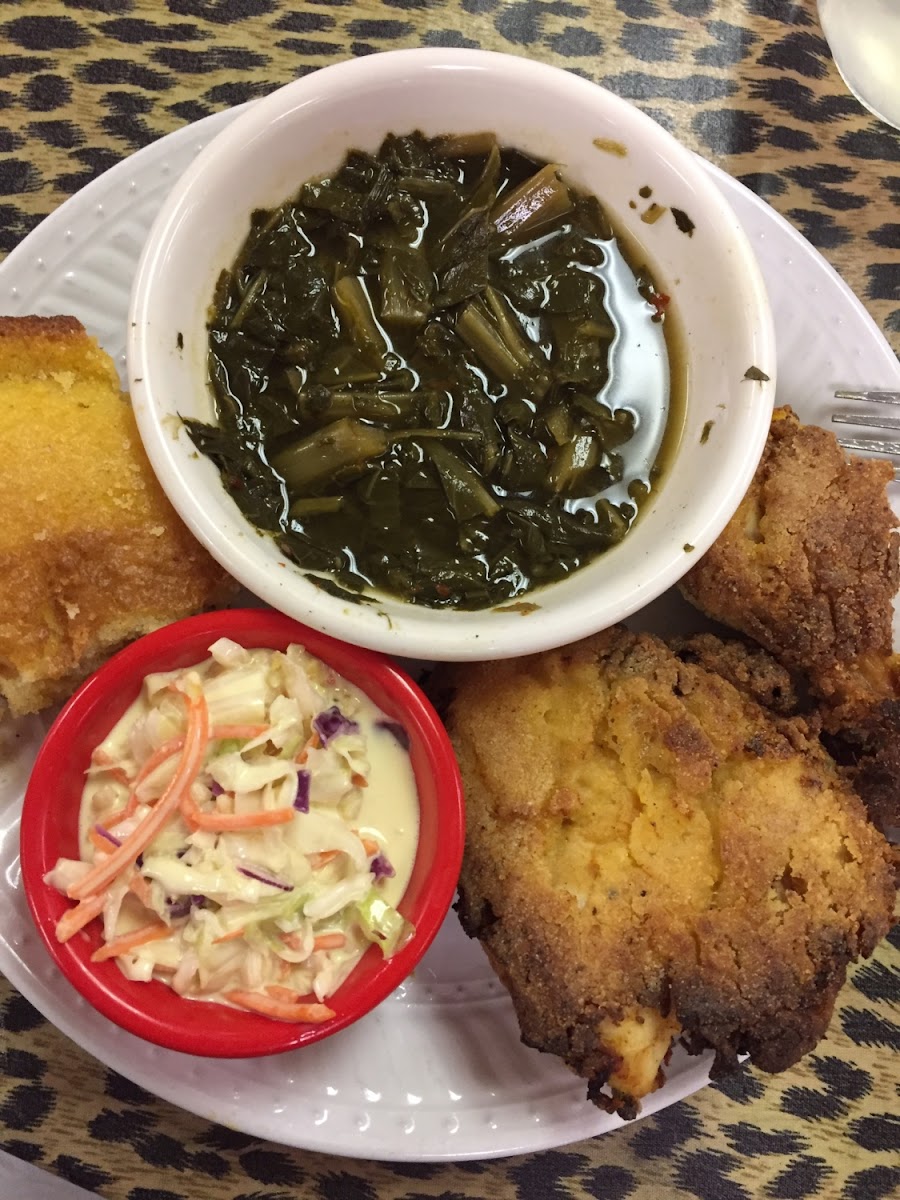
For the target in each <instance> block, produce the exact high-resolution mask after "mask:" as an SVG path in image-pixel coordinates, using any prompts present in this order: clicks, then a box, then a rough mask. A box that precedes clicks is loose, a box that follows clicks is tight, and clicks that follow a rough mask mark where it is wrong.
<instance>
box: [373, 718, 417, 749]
mask: <svg viewBox="0 0 900 1200" xmlns="http://www.w3.org/2000/svg"><path fill="white" fill-rule="evenodd" d="M375 724H376V725H377V726H378V728H379V729H386V730H387V732H388V733H390V734H392V736H393V737H394V738H395V739H396V741H397V744H398V745H399V746H400V747H401V749H403V750H406V751H407V753H409V734H408V733H407V732H406V730H405V729H404V728H403V726H402V725H401V724H400V723H399V722H398V721H387V720H385V721H376V722H375Z"/></svg>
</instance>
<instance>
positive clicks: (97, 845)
mask: <svg viewBox="0 0 900 1200" xmlns="http://www.w3.org/2000/svg"><path fill="white" fill-rule="evenodd" d="M88 840H89V841H90V843H91V845H92V846H93V847H94V849H95V850H102V852H103V853H104V854H111V853H112V851H113V850H115V843H113V842H111V841H110V840H109V838H105V837H104V836H103V834H102V833H98V831H97V830H96V829H95V828H94V827H93V825H92V826H91V831H90V833H89V834H88Z"/></svg>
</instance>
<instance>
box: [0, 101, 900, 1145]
mask: <svg viewBox="0 0 900 1200" xmlns="http://www.w3.org/2000/svg"><path fill="white" fill-rule="evenodd" d="M249 103H250V104H252V103H255V102H254V101H250V102H249ZM247 106H248V105H246V104H244V105H240V106H238V107H236V108H233V109H225V110H222V111H220V112H217V113H213V114H211V115H210V116H208V117H205V118H203V119H202V120H200V121H198V122H195V123H192V124H188V125H185V126H183V127H182V128H180V129H177V130H175V131H173V132H172V133H169V134H166V135H164V136H163V137H161V138H159V139H157V140H156V141H154V142H152V143H150V144H149V145H148V146H145V147H143V148H142V149H140V150H138V151H136V152H135V153H134V154H132V155H129V156H128V157H126V158H124V159H122V160H121V161H120V162H118V163H116V164H115V165H114V166H112V167H111V168H109V170H107V171H105V172H103V173H102V174H101V175H99V176H98V177H97V178H96V179H94V180H92V181H91V182H90V183H88V184H86V185H85V187H84V188H82V189H80V190H79V191H78V192H76V193H74V195H72V196H70V197H68V198H67V199H66V200H65V201H64V202H63V203H62V204H61V205H60V206H59V207H58V208H56V209H55V210H54V211H53V212H51V213H50V214H48V216H47V217H45V218H44V219H43V220H42V221H41V222H40V223H39V224H38V225H37V226H36V227H35V229H34V230H32V231H31V233H29V234H28V235H27V236H26V237H25V238H24V239H22V241H21V242H20V243H19V244H18V245H17V246H16V247H15V248H14V249H13V250H12V251H10V253H9V254H8V255H7V257H6V258H5V259H4V261H3V262H0V286H5V285H6V284H7V281H8V280H9V279H10V278H11V277H15V276H17V275H19V273H20V272H24V273H26V274H30V273H31V269H32V266H31V263H30V261H29V256H30V255H32V254H34V253H35V252H36V251H37V252H39V251H40V249H41V247H42V246H43V245H44V244H45V243H48V242H49V243H51V244H52V243H53V242H54V239H58V238H60V237H64V236H65V227H66V224H67V222H68V220H69V218H70V217H71V216H72V215H73V214H76V213H77V214H79V215H80V214H81V213H82V211H83V210H85V211H86V210H87V208H88V207H89V206H90V204H91V203H92V202H93V201H94V198H95V196H96V195H97V194H98V193H99V192H104V191H108V190H110V189H113V188H115V187H117V186H118V185H119V183H120V182H122V183H123V184H124V185H125V186H127V184H126V181H127V179H128V176H129V174H131V173H133V172H134V171H135V169H138V170H141V169H146V168H147V166H149V165H150V164H153V163H155V162H156V161H157V159H164V158H165V157H166V156H167V155H176V154H177V155H180V154H181V153H182V152H183V151H184V150H185V144H186V143H188V142H190V141H191V139H196V140H197V145H196V147H195V149H194V154H196V153H197V152H199V150H200V149H201V148H202V146H203V145H205V144H206V142H208V141H209V139H210V137H212V136H215V134H216V133H218V132H219V131H220V129H222V128H224V127H225V126H226V125H227V124H228V123H229V122H230V121H231V120H233V119H234V117H235V116H236V115H237V114H238V113H239V112H241V111H242V110H243V109H245V108H246V107H247ZM191 157H193V155H192V156H191ZM697 157H699V158H700V159H701V161H702V162H703V164H704V166H705V167H706V169H707V170H708V171H709V172H710V173H711V175H712V177H713V179H714V180H715V182H716V183H717V184H718V186H719V187H720V188H721V190H722V191H723V193H724V195H725V198H726V200H727V201H728V202H729V203H733V201H734V199H735V197H737V198H738V200H739V201H740V204H741V205H745V206H746V208H747V211H748V212H751V213H752V214H753V215H754V217H755V220H756V221H758V222H760V223H761V224H762V225H763V226H764V228H765V230H766V231H767V235H768V232H769V231H770V230H771V231H772V233H773V235H774V234H775V233H777V235H778V236H779V237H780V238H782V239H784V240H785V241H786V242H789V243H790V245H791V246H793V247H795V248H796V251H797V253H798V254H802V255H803V256H804V257H806V258H808V259H809V260H810V261H811V262H813V263H815V265H816V267H817V269H819V271H820V272H821V273H822V276H823V286H827V287H828V288H829V289H830V290H833V292H834V301H833V303H834V305H835V307H840V308H841V309H842V310H843V309H844V308H846V309H852V312H853V316H854V318H855V319H856V320H858V321H861V322H863V323H864V325H865V326H866V327H867V331H868V333H869V334H870V335H872V337H873V344H875V343H877V344H878V345H879V349H880V350H881V352H882V359H883V362H882V363H880V364H874V365H875V366H881V367H883V371H882V373H883V374H885V375H886V376H892V377H893V379H895V380H896V381H897V383H898V384H900V362H898V359H897V356H896V354H895V352H894V351H893V348H892V347H891V346H890V344H889V343H888V341H887V339H886V338H885V336H884V334H883V333H882V331H881V329H880V328H879V327H878V325H877V323H876V321H875V319H874V318H873V317H872V315H871V314H870V313H869V311H868V310H867V309H866V307H865V305H864V304H863V302H862V301H861V300H860V298H859V297H858V296H857V295H856V294H855V293H854V292H853V290H852V289H851V288H850V287H849V285H848V284H847V283H846V281H845V280H844V279H843V278H842V277H841V275H840V274H839V273H838V272H837V270H836V269H835V268H834V267H833V266H832V265H831V264H830V263H829V262H828V261H827V260H826V259H825V258H824V257H823V255H822V254H821V253H820V252H819V251H818V250H817V249H816V248H815V247H814V246H812V245H811V243H810V242H809V241H808V240H807V239H806V238H805V237H804V236H803V234H802V233H800V231H799V230H797V229H796V228H795V227H794V226H793V225H791V224H790V222H789V221H788V220H787V219H786V218H785V217H783V216H782V215H781V214H780V213H779V212H777V210H775V209H774V208H772V207H771V206H770V205H768V204H767V203H766V202H765V201H764V200H762V199H761V198H760V197H759V196H757V195H756V194H755V193H753V192H752V191H750V189H749V188H747V187H746V186H745V185H744V184H742V183H741V182H740V181H739V180H737V179H735V178H734V177H733V176H731V175H728V174H727V172H725V171H724V170H723V169H722V168H721V167H719V166H717V165H715V164H713V163H711V162H709V161H708V160H706V159H704V158H702V156H699V155H698V156H697ZM187 161H190V159H188V160H187ZM186 165H187V163H185V164H184V165H183V166H182V165H179V167H178V170H177V171H176V172H173V173H172V177H171V182H172V184H174V183H175V181H176V179H177V177H178V174H179V173H180V171H181V170H183V169H184V167H186ZM737 216H738V220H739V221H740V223H741V224H742V226H745V225H746V221H747V218H746V214H745V213H744V212H742V210H741V207H740V205H738V208H737ZM745 232H748V233H749V230H747V229H746V228H745ZM750 240H751V245H754V239H753V238H752V237H751V239H750ZM8 294H10V293H8ZM11 294H12V295H13V296H15V285H13V290H12V293H11ZM4 301H5V297H0V311H2V310H3V308H4ZM124 320H125V315H124V314H123V321H124ZM776 351H777V346H776ZM869 362H870V365H872V364H871V359H870V360H869ZM875 373H877V372H875ZM846 382H854V381H852V380H848V381H846ZM857 382H858V381H857ZM12 805H13V808H14V809H15V808H16V807H17V805H16V802H15V800H13V801H12ZM0 824H2V826H3V828H2V829H0V833H2V834H3V835H4V836H7V837H11V836H16V846H17V845H18V839H17V826H18V817H17V815H16V814H15V812H14V813H13V815H12V819H11V820H10V819H9V817H8V816H7V817H5V818H0ZM0 840H2V839H0ZM10 865H11V866H17V859H15V860H14V861H13V863H11V864H10ZM0 898H2V900H3V902H4V905H6V904H7V903H8V902H9V897H8V895H7V893H6V891H5V890H4V891H3V892H0ZM449 919H451V920H452V919H453V918H452V917H451V918H449ZM5 928H8V926H5V927H4V928H3V929H0V969H2V971H3V973H4V974H5V975H6V977H7V978H8V979H9V980H10V982H11V983H12V985H13V986H14V987H16V988H17V989H18V990H19V991H20V992H21V994H22V995H23V996H25V998H26V999H27V1000H29V1001H30V1002H31V1003H33V1004H34V1005H35V1007H36V1008H38V1009H39V1011H41V1012H42V1014H43V1015H44V1016H45V1017H46V1019H47V1020H48V1021H50V1023H51V1024H53V1025H54V1026H55V1027H56V1028H57V1029H59V1030H60V1031H61V1032H62V1033H63V1034H64V1035H65V1036H67V1037H69V1038H71V1040H73V1041H75V1042H76V1043H77V1044H79V1045H82V1044H83V1042H84V1041H85V1040H88V1041H89V1042H91V1047H92V1048H91V1049H88V1050H87V1051H86V1052H87V1053H89V1054H90V1055H91V1056H92V1057H94V1058H96V1059H97V1060H98V1061H99V1062H100V1063H102V1064H103V1065H104V1066H106V1067H108V1068H110V1069H112V1070H115V1071H117V1072H119V1073H121V1074H123V1075H125V1076H126V1077H128V1078H132V1079H134V1082H136V1083H139V1084H140V1086H142V1087H146V1088H147V1090H148V1091H151V1092H153V1094H154V1095H156V1096H158V1097H159V1098H160V1099H163V1100H164V1101H167V1102H170V1103H173V1104H175V1105H179V1106H180V1107H182V1108H187V1109H189V1111H191V1112H193V1113H194V1114H195V1115H197V1116H199V1117H200V1118H201V1119H204V1120H209V1121H214V1122H219V1123H227V1124H229V1125H231V1126H234V1127H237V1128H241V1129H242V1130H243V1131H245V1132H247V1133H249V1134H251V1135H252V1136H254V1137H262V1138H265V1139H269V1140H271V1139H272V1137H273V1131H272V1130H271V1129H266V1128H265V1119H264V1118H262V1119H261V1120H260V1121H259V1122H257V1121H254V1120H253V1119H252V1114H251V1119H250V1120H244V1121H243V1122H242V1123H241V1124H240V1125H235V1121H234V1114H233V1113H232V1114H231V1117H230V1119H226V1118H225V1117H224V1116H223V1114H217V1113H215V1112H212V1111H210V1110H211V1108H212V1107H213V1106H214V1105H213V1103H212V1102H210V1098H209V1097H206V1099H207V1101H208V1103H207V1106H206V1107H201V1106H199V1105H198V1104H196V1103H195V1102H194V1091H196V1085H193V1090H192V1093H191V1097H190V1098H189V1099H188V1102H187V1103H185V1100H184V1099H182V1098H179V1094H178V1093H179V1085H178V1083H176V1084H173V1085H172V1086H171V1087H165V1086H161V1084H163V1085H164V1079H163V1080H159V1081H157V1082H154V1083H152V1084H150V1085H149V1086H148V1084H147V1082H146V1081H145V1079H146V1074H147V1073H148V1072H146V1071H145V1072H143V1073H140V1072H138V1073H135V1072H133V1071H131V1070H130V1069H129V1070H128V1071H125V1070H122V1068H121V1067H120V1066H119V1065H118V1063H117V1062H116V1061H115V1060H116V1055H115V1053H113V1054H112V1055H107V1054H104V1053H103V1052H102V1051H103V1045H102V1044H101V1045H100V1046H99V1047H98V1049H95V1048H93V1047H94V1045H95V1041H94V1039H93V1038H91V1037H89V1038H88V1039H85V1038H84V1036H83V1033H82V1031H81V1030H80V1029H79V1017H80V1012H79V1007H78V1005H72V1004H68V1003H67V1001H68V999H69V997H68V995H67V993H66V991H65V987H70V986H71V985H68V984H67V983H66V982H65V981H64V980H63V981H61V982H62V983H63V984H65V987H64V988H63V989H62V997H61V999H60V1000H59V1001H58V1003H57V1005H50V1006H49V1007H50V1008H51V1009H52V1010H53V1011H54V1015H53V1016H52V1017H51V1016H49V1015H48V1014H47V1013H46V1012H45V1011H44V1008H43V1007H42V1004H41V1002H40V1000H37V1001H36V1000H35V999H33V997H34V996H35V995H38V994H41V999H43V996H42V985H41V983H40V982H39V981H38V980H37V978H36V976H34V974H33V972H32V971H31V969H30V967H29V966H28V964H27V963H26V962H25V961H24V960H23V959H21V958H20V957H19V956H18V955H17V953H16V948H15V946H14V945H10V944H9V942H8V941H7V935H6V932H5ZM41 950H42V952H45V951H43V948H42V947H41ZM72 997H76V998H77V993H76V992H75V991H74V989H73V990H72ZM386 1003H388V1004H390V1003H391V1001H390V1000H388V1001H387V1002H386ZM116 1045H117V1039H115V1038H114V1039H112V1040H111V1042H110V1046H111V1047H112V1048H113V1050H114V1049H115V1048H116ZM98 1051H99V1052H98ZM167 1053H170V1054H175V1053H178V1052H176V1051H169V1052H167ZM181 1057H183V1058H188V1057H189V1056H186V1055H183V1056H181ZM710 1057H711V1056H710V1055H708V1054H707V1055H704V1056H702V1057H700V1058H697V1059H694V1060H691V1061H690V1062H689V1063H688V1064H687V1067H686V1069H685V1070H684V1071H683V1072H682V1073H681V1074H680V1075H679V1076H678V1077H677V1079H675V1080H673V1081H671V1083H670V1084H668V1085H667V1087H666V1088H663V1089H661V1090H660V1091H658V1092H656V1093H654V1094H653V1095H652V1096H650V1097H648V1098H647V1099H646V1100H645V1101H644V1103H643V1105H642V1112H641V1116H642V1117H643V1116H650V1115H652V1114H653V1113H655V1112H658V1111H660V1110H661V1109H663V1108H667V1107H669V1106H670V1105H671V1104H674V1103H677V1102H678V1101H679V1100H681V1099H684V1098H685V1097H687V1096H689V1095H693V1094H695V1093H696V1092H697V1091H699V1090H700V1089H701V1088H702V1087H703V1086H705V1083H706V1082H707V1081H708V1066H709V1061H710ZM201 1061H205V1060H201ZM149 1073H153V1068H152V1062H151V1067H150V1072H149ZM157 1074H159V1072H158V1071H157ZM136 1075H137V1077H136ZM669 1089H672V1090H671V1091H670V1090H669ZM579 1113H580V1116H579V1117H577V1118H572V1119H568V1118H567V1119H566V1120H565V1121H560V1120H557V1121H556V1122H555V1124H552V1125H548V1126H544V1125H535V1126H534V1128H533V1130H532V1131H531V1132H532V1133H533V1134H535V1135H537V1136H531V1137H527V1138H526V1137H525V1136H524V1132H523V1130H521V1129H515V1130H510V1131H509V1133H508V1134H507V1135H506V1140H505V1141H503V1142H502V1144H501V1145H499V1147H497V1146H496V1145H487V1146H485V1147H484V1148H481V1149H478V1148H475V1147H470V1148H468V1149H466V1148H457V1147H455V1146H454V1144H453V1136H450V1135H448V1136H444V1137H442V1138H438V1139H435V1141H441V1143H442V1144H441V1145H439V1146H438V1145H435V1146H434V1147H433V1148H431V1149H429V1150H428V1151H427V1152H423V1151H420V1150H413V1147H412V1146H410V1147H406V1146H405V1145H404V1144H403V1143H402V1141H396V1140H395V1141H394V1142H393V1143H391V1144H389V1145H386V1144H385V1143H384V1142H381V1143H379V1144H378V1145H377V1147H375V1146H373V1145H372V1143H371V1139H370V1138H367V1137H365V1136H360V1137H358V1138H355V1139H353V1140H352V1141H347V1139H346V1137H345V1135H344V1132H343V1130H339V1131H338V1137H339V1140H341V1141H342V1142H343V1143H344V1144H342V1145H340V1146H337V1145H336V1144H335V1138H334V1135H332V1136H331V1137H330V1138H316V1137H315V1136H312V1137H309V1136H305V1137H303V1138H302V1140H299V1141H298V1140H292V1141H290V1142H288V1143H285V1144H289V1145H292V1146H294V1147H296V1148H298V1149H303V1150H310V1151H314V1152H320V1153H326V1154H333V1155H339V1156H342V1157H347V1158H369V1159H373V1158H374V1159H377V1160H378V1161H385V1162H387V1161H396V1162H421V1163H428V1162H448V1161H457V1162H461V1161H471V1160H487V1159H490V1158H497V1157H506V1156H510V1155H514V1154H519V1153H525V1152H537V1151H541V1150H546V1149H550V1148H554V1147H558V1146H562V1145H566V1144H570V1143H571V1142H573V1141H578V1140H581V1139H584V1138H587V1137H592V1136H597V1135H598V1134H602V1133H606V1132H614V1131H615V1130H616V1129H621V1128H626V1126H625V1125H624V1124H622V1123H619V1124H617V1125H610V1124H609V1118H608V1116H607V1115H606V1114H604V1113H601V1112H600V1111H599V1110H596V1109H594V1108H593V1106H590V1105H588V1103H587V1102H586V1101H585V1104H584V1108H583V1109H579ZM326 1128H327V1125H326ZM300 1132H301V1133H304V1132H306V1133H308V1132H311V1129H307V1130H305V1131H304V1130H303V1129H302V1128H301V1130H300ZM496 1132H497V1134H498V1135H499V1138H500V1139H502V1138H503V1137H504V1134H503V1133H502V1131H500V1130H498V1131H496ZM488 1136H490V1134H488ZM275 1137H276V1138H278V1139H279V1140H282V1141H283V1137H284V1134H283V1131H281V1132H280V1133H279V1132H278V1131H275ZM410 1150H413V1152H412V1153H410V1152H409V1151H410ZM373 1151H375V1152H374V1153H373Z"/></svg>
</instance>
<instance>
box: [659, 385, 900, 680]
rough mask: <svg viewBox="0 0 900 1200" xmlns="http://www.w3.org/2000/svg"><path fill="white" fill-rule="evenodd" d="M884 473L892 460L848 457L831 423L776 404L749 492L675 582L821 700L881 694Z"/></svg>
mask: <svg viewBox="0 0 900 1200" xmlns="http://www.w3.org/2000/svg"><path fill="white" fill-rule="evenodd" d="M892 478H893V469H892V467H891V465H890V463H888V462H884V461H882V460H880V459H861V458H853V457H848V456H847V455H846V454H845V453H844V451H843V450H842V449H841V447H840V446H839V445H838V443H837V440H836V438H835V437H834V435H833V434H832V433H830V432H829V431H828V430H825V429H820V428H819V427H818V426H816V425H801V423H800V422H799V421H798V420H797V417H796V416H795V415H794V413H793V412H792V411H791V410H790V409H789V408H782V409H778V410H776V412H775V414H774V417H773V421H772V428H771V431H770V433H769V438H768V441H767V443H766V447H765V450H764V452H763V456H762V459H761V461H760V464H759V467H758V469H757V471H756V474H755V476H754V478H753V482H752V483H751V485H750V488H749V489H748V491H747V494H746V495H745V497H744V499H743V500H742V501H741V504H740V507H739V508H738V511H737V512H736V513H735V515H734V517H733V518H732V520H731V521H730V522H729V524H728V526H727V527H726V529H725V530H724V532H723V533H722V534H721V536H720V537H719V538H718V539H717V540H716V542H715V543H714V544H713V546H712V547H711V548H710V550H708V551H707V553H706V554H705V555H704V556H703V558H702V559H700V561H699V562H698V563H697V565H696V566H695V567H694V568H693V569H692V570H691V571H689V572H688V573H687V575H686V576H685V577H684V579H683V580H682V581H681V585H680V586H681V588H682V591H683V592H684V594H685V595H686V596H687V598H688V599H689V600H690V601H691V602H692V603H694V604H696V606H697V607H698V608H699V609H701V610H702V611H703V612H705V613H707V614H708V615H709V616H711V617H713V619H714V620H717V621H721V622H723V623H724V624H726V625H729V626H730V627H731V628H732V629H737V630H740V632H742V633H745V634H747V635H748V636H749V637H752V638H753V639H754V641H756V642H759V644H760V645H761V646H764V647H765V649H767V650H768V651H769V652H770V653H772V654H774V655H775V657H776V658H777V659H778V660H779V661H780V662H781V663H782V664H783V665H784V666H785V667H787V668H788V669H789V670H792V671H802V672H804V673H805V674H806V675H807V676H808V677H809V679H810V682H811V683H812V685H813V688H814V689H815V691H816V693H817V695H819V696H821V697H822V698H823V699H824V700H826V701H829V702H831V703H841V702H842V701H843V700H844V699H846V697H845V695H844V693H845V692H846V691H847V690H848V689H850V690H853V691H859V692H860V694H866V695H867V694H869V693H872V698H873V699H881V698H883V697H884V695H885V694H886V692H885V688H887V689H888V690H890V689H891V683H890V679H889V677H888V673H887V669H886V666H885V664H886V663H887V661H888V660H889V658H890V655H891V653H892V603H893V599H894V596H895V595H896V594H897V589H898V585H900V563H898V545H900V537H898V534H897V532H896V529H895V526H896V524H897V518H896V517H895V516H894V513H893V511H892V509H891V507H890V505H889V503H888V500H887V494H886V491H885V488H886V485H887V483H888V482H890V480H891V479H892Z"/></svg>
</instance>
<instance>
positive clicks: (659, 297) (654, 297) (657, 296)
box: [647, 291, 672, 321]
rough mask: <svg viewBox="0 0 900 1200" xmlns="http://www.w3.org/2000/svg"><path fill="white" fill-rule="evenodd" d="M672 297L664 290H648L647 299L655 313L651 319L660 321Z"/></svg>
mask: <svg viewBox="0 0 900 1200" xmlns="http://www.w3.org/2000/svg"><path fill="white" fill-rule="evenodd" d="M671 299H672V297H671V296H667V295H666V293H665V292H654V291H649V292H648V293H647V301H648V303H650V304H652V305H653V307H654V308H655V309H656V312H655V314H654V315H653V316H652V317H651V318H650V319H651V321H661V320H662V319H663V316H664V315H665V311H666V309H667V308H668V306H669V303H670V301H671Z"/></svg>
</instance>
